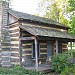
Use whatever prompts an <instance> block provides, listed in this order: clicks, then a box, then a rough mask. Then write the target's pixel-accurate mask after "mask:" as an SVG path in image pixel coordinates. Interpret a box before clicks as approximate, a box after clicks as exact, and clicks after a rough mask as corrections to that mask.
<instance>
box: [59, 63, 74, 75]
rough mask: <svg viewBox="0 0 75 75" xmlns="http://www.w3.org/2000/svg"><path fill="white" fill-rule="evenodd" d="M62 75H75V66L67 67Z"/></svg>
mask: <svg viewBox="0 0 75 75" xmlns="http://www.w3.org/2000/svg"><path fill="white" fill-rule="evenodd" d="M60 75H75V64H74V65H73V66H71V67H70V66H66V67H65V68H64V70H63V71H62V72H61V74H60Z"/></svg>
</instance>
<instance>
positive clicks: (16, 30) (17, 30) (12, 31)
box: [9, 29, 20, 33]
mask: <svg viewBox="0 0 75 75" xmlns="http://www.w3.org/2000/svg"><path fill="white" fill-rule="evenodd" d="M19 30H20V29H14V30H10V31H9V32H10V33H14V32H19Z"/></svg>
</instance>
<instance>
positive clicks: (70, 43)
mask: <svg viewBox="0 0 75 75" xmlns="http://www.w3.org/2000/svg"><path fill="white" fill-rule="evenodd" d="M70 46H71V57H72V41H71V42H70Z"/></svg>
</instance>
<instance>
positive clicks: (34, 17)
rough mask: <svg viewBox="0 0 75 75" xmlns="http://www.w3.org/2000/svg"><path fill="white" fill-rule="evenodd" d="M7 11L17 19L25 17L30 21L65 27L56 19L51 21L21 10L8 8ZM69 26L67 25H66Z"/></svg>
mask: <svg viewBox="0 0 75 75" xmlns="http://www.w3.org/2000/svg"><path fill="white" fill-rule="evenodd" d="M8 13H10V14H11V15H13V16H15V17H16V18H18V19H25V20H31V21H36V22H39V23H40V22H42V23H46V24H49V25H50V24H52V25H57V26H62V27H66V26H65V25H63V24H60V23H58V22H56V21H53V20H51V19H47V18H43V17H39V16H34V15H30V14H27V13H23V12H18V11H15V10H12V9H9V10H8ZM66 28H69V27H66Z"/></svg>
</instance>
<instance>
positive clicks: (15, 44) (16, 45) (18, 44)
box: [11, 44, 19, 46]
mask: <svg viewBox="0 0 75 75" xmlns="http://www.w3.org/2000/svg"><path fill="white" fill-rule="evenodd" d="M11 46H19V44H11Z"/></svg>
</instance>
